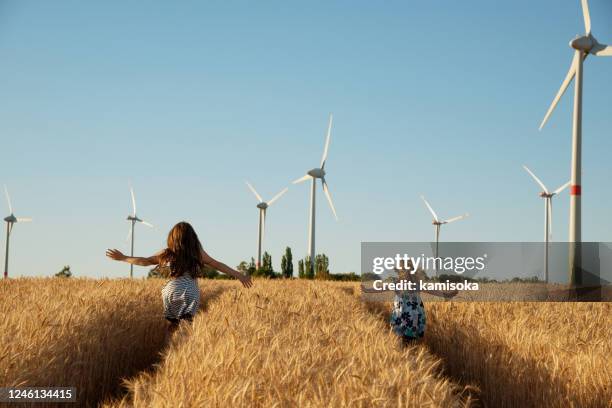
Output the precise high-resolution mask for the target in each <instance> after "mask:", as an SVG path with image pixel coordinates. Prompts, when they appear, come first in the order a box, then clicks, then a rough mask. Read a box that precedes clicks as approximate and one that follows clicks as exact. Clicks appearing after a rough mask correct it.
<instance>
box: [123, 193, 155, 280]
mask: <svg viewBox="0 0 612 408" xmlns="http://www.w3.org/2000/svg"><path fill="white" fill-rule="evenodd" d="M130 194H131V195H132V214H130V215H128V217H127V220H128V221H130V222H131V223H132V225H131V227H130V230H129V232H128V236H127V238H128V239H130V238H131V241H132V242H131V250H130V257H133V256H134V226H135V225H136V223H137V222H140V223H142V224H144V225H146V226H147V227H151V228H153V225H152V224H150V223H148V222H147V221H145V220H142V219H140V218H138V216H137V215H136V196H135V195H134V189H133V188H132V187H131V186H130ZM133 276H134V265H132V264H130V278H131V277H133Z"/></svg>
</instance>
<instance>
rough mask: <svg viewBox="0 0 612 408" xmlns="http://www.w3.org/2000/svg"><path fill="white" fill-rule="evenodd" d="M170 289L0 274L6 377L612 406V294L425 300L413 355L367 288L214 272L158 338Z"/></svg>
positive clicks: (202, 400) (289, 402) (85, 396)
mask: <svg viewBox="0 0 612 408" xmlns="http://www.w3.org/2000/svg"><path fill="white" fill-rule="evenodd" d="M163 283H164V282H163V281H162V280H157V279H150V280H146V281H143V280H133V281H130V280H100V281H96V280H85V279H15V280H5V281H1V282H0V311H1V313H2V315H3V320H2V321H1V322H0V386H10V385H13V386H15V385H22V386H26V385H29V386H43V385H57V386H59V385H63V386H76V387H77V388H78V390H79V391H78V394H79V399H80V402H81V403H82V404H87V405H90V406H96V405H106V406H139V407H140V406H142V407H150V406H167V407H176V406H211V405H212V406H215V405H216V406H220V405H223V406H240V405H247V406H262V407H263V406H273V405H277V406H296V405H303V406H339V405H350V406H364V407H365V406H395V405H402V406H405V405H408V406H443V407H452V406H470V405H476V406H478V405H481V404H483V403H484V404H486V405H487V406H494V407H497V406H559V407H562V406H563V407H567V406H595V407H596V406H601V407H607V406H609V404H610V401H612V391H611V390H610V387H609V384H608V383H609V378H612V369H611V365H610V358H609V356H610V353H611V352H612V350H611V342H610V340H609V334H610V332H611V329H612V320H611V319H612V317H611V312H612V306H611V305H610V304H609V303H512V302H505V303H501V302H499V303H491V302H489V303H484V302H481V303H467V302H461V303H456V302H428V303H427V304H426V309H427V313H428V316H427V317H428V332H427V334H426V338H425V342H424V343H423V344H419V345H417V346H411V347H408V348H404V347H401V346H400V345H399V344H398V342H397V341H396V339H395V337H394V336H393V334H392V333H390V332H389V330H388V326H387V321H386V319H387V312H388V308H389V305H388V304H385V303H366V302H364V301H363V299H361V297H360V293H359V287H358V284H355V283H332V282H318V281H256V282H255V287H254V288H253V289H251V290H243V289H241V288H240V287H239V286H238V284H237V283H236V282H233V281H210V280H205V281H200V286H201V288H202V301H203V310H202V312H201V313H199V314H198V315H197V317H196V319H195V320H194V323H193V325H192V326H188V325H186V326H184V327H182V328H181V329H180V330H179V331H178V332H177V333H176V335H175V337H174V338H173V340H172V342H171V344H170V345H165V344H164V336H163V335H164V325H165V322H164V321H163V319H162V318H161V299H160V295H159V291H160V289H161V287H162V285H163ZM36 406H42V405H38V404H37V405H36Z"/></svg>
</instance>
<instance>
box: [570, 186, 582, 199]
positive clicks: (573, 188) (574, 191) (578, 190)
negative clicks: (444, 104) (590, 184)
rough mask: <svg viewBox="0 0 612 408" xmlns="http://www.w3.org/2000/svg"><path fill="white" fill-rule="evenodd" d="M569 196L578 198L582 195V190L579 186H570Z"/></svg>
mask: <svg viewBox="0 0 612 408" xmlns="http://www.w3.org/2000/svg"><path fill="white" fill-rule="evenodd" d="M570 194H571V195H576V196H579V195H581V194H582V189H581V187H580V186H579V185H574V186H570Z"/></svg>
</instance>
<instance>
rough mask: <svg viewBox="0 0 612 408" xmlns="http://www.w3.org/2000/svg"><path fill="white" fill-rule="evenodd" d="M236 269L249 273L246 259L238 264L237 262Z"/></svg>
mask: <svg viewBox="0 0 612 408" xmlns="http://www.w3.org/2000/svg"><path fill="white" fill-rule="evenodd" d="M236 269H237V270H238V271H239V272H242V273H245V274H247V273H249V264H248V263H247V262H246V261H242V262H240V264H238V266H237V267H236Z"/></svg>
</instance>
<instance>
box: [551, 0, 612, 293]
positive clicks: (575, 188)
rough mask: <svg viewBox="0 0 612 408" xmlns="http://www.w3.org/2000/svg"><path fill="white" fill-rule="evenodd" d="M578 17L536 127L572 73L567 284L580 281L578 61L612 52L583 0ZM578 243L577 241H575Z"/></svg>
mask: <svg viewBox="0 0 612 408" xmlns="http://www.w3.org/2000/svg"><path fill="white" fill-rule="evenodd" d="M582 17H583V18H584V28H585V31H586V33H585V35H582V36H577V37H575V38H574V39H573V40H572V41H570V43H569V46H570V47H571V48H573V49H574V50H575V51H574V59H573V60H572V64H571V65H570V68H569V71H568V73H567V75H566V77H565V79H564V80H563V83H562V84H561V88H559V91H558V92H557V95H556V96H555V98H554V99H553V101H552V103H551V105H550V107H549V108H548V111H547V112H546V115H545V116H544V119H543V120H542V123H541V124H540V130H541V129H542V128H543V127H544V125H545V124H546V122H547V121H548V118H549V117H550V115H551V113H552V112H553V110H554V109H555V107H556V106H557V103H558V102H559V100H560V99H561V97H562V96H563V94H564V93H565V91H566V89H567V87H568V86H569V84H570V83H571V82H572V80H573V79H574V77H575V78H576V82H575V83H574V114H573V126H572V168H571V179H570V220H569V242H570V249H569V280H570V285H572V286H575V285H576V284H578V285H580V284H581V283H582V260H581V253H580V252H581V251H580V242H581V239H582V237H581V212H582V211H581V197H580V196H581V193H582V191H581V178H582V175H581V170H582V79H583V77H582V75H583V73H582V65H583V62H584V60H585V59H586V57H587V56H588V55H589V54H591V55H596V56H598V57H610V56H612V46H609V45H604V44H601V43H599V42H598V41H597V40H596V39H595V37H593V35H592V34H591V16H590V13H589V5H588V2H587V0H582ZM576 244H578V245H576Z"/></svg>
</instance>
